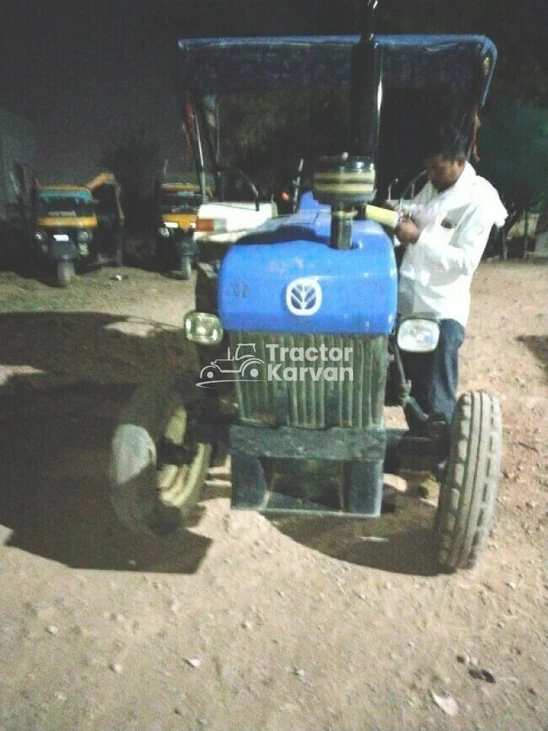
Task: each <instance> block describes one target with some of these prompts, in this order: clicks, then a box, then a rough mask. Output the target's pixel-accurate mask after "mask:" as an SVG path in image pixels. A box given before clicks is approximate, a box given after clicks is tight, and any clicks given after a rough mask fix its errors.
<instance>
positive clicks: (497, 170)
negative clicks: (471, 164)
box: [478, 101, 548, 228]
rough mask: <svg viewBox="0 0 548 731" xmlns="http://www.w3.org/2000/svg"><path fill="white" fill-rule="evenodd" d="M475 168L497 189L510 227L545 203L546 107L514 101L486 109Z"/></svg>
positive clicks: (547, 197) (547, 167)
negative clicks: (506, 212)
mask: <svg viewBox="0 0 548 731" xmlns="http://www.w3.org/2000/svg"><path fill="white" fill-rule="evenodd" d="M480 155H481V157H480V161H479V164H478V170H479V172H481V173H482V174H483V175H485V177H487V178H488V179H489V180H490V181H491V182H492V183H493V185H495V186H496V187H497V188H498V190H499V191H500V193H501V195H502V197H503V199H504V202H505V204H506V207H507V209H508V212H509V214H510V215H509V218H508V221H507V224H506V227H507V228H509V227H510V226H511V225H512V224H513V223H514V222H515V221H516V220H517V219H518V218H520V217H521V216H523V214H524V213H527V212H528V211H532V210H540V209H541V208H543V207H546V206H548V172H547V171H548V109H545V108H544V109H543V108H540V107H533V106H526V105H523V104H519V103H518V102H515V101H498V102H496V103H494V104H492V105H491V106H490V108H489V114H488V116H487V117H486V118H485V119H484V122H483V124H482V128H481V133H480Z"/></svg>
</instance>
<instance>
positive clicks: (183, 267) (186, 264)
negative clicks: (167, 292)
mask: <svg viewBox="0 0 548 731" xmlns="http://www.w3.org/2000/svg"><path fill="white" fill-rule="evenodd" d="M180 272H181V279H184V280H185V281H186V280H188V279H192V257H191V256H188V255H187V254H183V255H182V256H181V261H180Z"/></svg>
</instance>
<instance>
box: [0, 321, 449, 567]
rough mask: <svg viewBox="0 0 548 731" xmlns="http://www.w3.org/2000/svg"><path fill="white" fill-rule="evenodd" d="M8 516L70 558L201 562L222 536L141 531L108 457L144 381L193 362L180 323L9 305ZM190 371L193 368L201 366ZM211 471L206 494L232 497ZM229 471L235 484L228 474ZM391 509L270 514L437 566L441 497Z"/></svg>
mask: <svg viewBox="0 0 548 731" xmlns="http://www.w3.org/2000/svg"><path fill="white" fill-rule="evenodd" d="M0 342H2V359H1V360H2V365H1V366H0V384H1V385H0V464H2V466H3V470H2V471H3V480H2V485H1V486H0V524H1V525H3V526H5V527H6V528H7V529H8V532H9V533H10V535H9V537H8V539H7V545H9V546H11V547H15V548H20V549H22V550H25V551H29V552H31V553H34V554H36V555H38V556H42V557H45V558H48V559H51V560H54V561H59V562H60V563H63V564H65V565H68V566H72V567H78V568H90V569H114V570H128V571H131V570H137V571H165V572H179V573H192V572H195V571H196V570H197V569H198V567H199V565H200V563H201V561H202V560H203V558H204V557H205V555H206V552H207V550H208V547H209V545H210V543H211V541H210V539H208V538H205V537H203V536H200V535H199V534H198V533H194V532H192V530H185V531H182V532H181V533H180V534H179V535H177V536H173V537H171V538H169V539H161V540H160V539H156V538H154V537H150V538H148V537H146V536H145V537H143V538H141V537H136V536H135V535H134V534H133V533H131V532H130V531H128V530H127V529H126V528H125V527H123V526H121V525H120V523H119V522H118V521H117V519H116V517H115V516H114V513H113V512H112V510H111V507H110V499H109V489H108V475H107V467H108V460H109V456H110V439H111V436H112V434H113V431H114V427H115V424H116V420H117V417H118V414H119V413H120V411H121V409H122V407H123V406H124V404H125V403H126V402H127V399H128V398H129V396H130V394H131V392H132V391H133V389H134V388H135V387H136V386H137V385H139V384H141V383H143V382H144V381H146V380H148V379H149V378H151V377H159V376H162V375H167V374H168V373H171V372H172V371H173V370H174V369H177V368H178V369H181V368H182V369H183V370H185V369H187V370H188V373H189V374H190V373H191V372H192V371H193V367H194V366H193V363H194V357H195V355H194V352H193V351H192V350H191V349H190V345H189V344H188V343H187V342H186V341H185V340H184V339H183V338H182V337H181V333H180V330H177V329H174V328H172V327H162V326H160V325H158V324H157V323H153V322H149V321H146V320H141V319H136V318H127V317H115V316H113V315H103V314H98V313H54V312H48V313H33V314H27V313H15V314H8V315H4V316H0ZM189 378H190V375H189ZM227 477H228V481H227V480H225V483H224V486H223V488H222V489H220V488H218V487H215V484H214V483H210V484H209V485H208V487H207V488H206V491H205V493H204V500H208V499H213V498H218V497H223V498H225V497H228V495H229V490H230V482H229V480H230V475H228V476H227ZM227 482H228V490H227V487H226V484H227ZM398 500H400V502H402V501H403V503H405V504H404V505H403V506H402V509H401V510H398V511H397V512H396V513H390V514H387V515H384V516H383V517H382V518H381V519H378V520H375V519H372V520H356V519H352V518H316V517H314V516H311V517H302V518H300V517H292V516H291V517H285V516H284V517H280V516H271V517H270V518H269V519H270V520H271V522H272V523H273V524H274V525H275V526H276V527H277V529H279V530H280V531H281V532H282V533H284V534H285V535H287V536H289V537H290V538H291V539H293V540H295V541H297V542H299V543H301V544H303V545H305V546H307V547H309V548H311V549H313V550H316V551H319V552H321V553H323V554H325V555H329V556H332V557H333V558H336V559H339V560H343V561H348V562H351V563H355V564H359V565H364V566H370V567H376V568H381V569H385V570H388V571H394V572H399V573H410V574H419V575H420V574H423V575H430V574H435V573H436V566H435V563H434V560H433V551H432V546H431V543H432V532H431V526H432V524H433V512H434V509H433V508H432V506H430V505H424V504H421V503H419V502H418V501H416V500H407V501H406V500H405V499H404V497H401V498H400V497H399V498H398Z"/></svg>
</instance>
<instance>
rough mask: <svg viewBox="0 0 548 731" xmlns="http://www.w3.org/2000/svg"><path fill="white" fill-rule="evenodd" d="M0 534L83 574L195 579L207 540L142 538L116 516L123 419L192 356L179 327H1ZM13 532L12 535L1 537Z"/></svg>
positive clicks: (24, 322) (9, 320)
mask: <svg viewBox="0 0 548 731" xmlns="http://www.w3.org/2000/svg"><path fill="white" fill-rule="evenodd" d="M0 342H1V343H2V358H1V361H2V366H0V384H1V385H0V464H1V465H2V484H1V486H0V524H2V526H4V527H5V529H7V533H8V534H9V537H8V539H7V541H6V543H7V545H9V546H12V547H16V548H20V549H22V550H25V551H29V552H31V553H34V554H36V555H39V556H43V557H45V558H48V559H52V560H54V561H59V562H61V563H63V564H66V565H68V566H73V567H79V568H92V569H118V570H140V571H143V570H146V571H155V570H158V571H168V570H169V571H174V572H184V573H187V572H188V573H190V572H194V571H196V570H197V568H198V566H199V565H200V563H201V561H202V560H203V558H204V556H205V554H206V552H207V549H208V546H209V545H210V540H209V539H207V538H204V537H202V536H199V535H196V534H194V533H192V532H190V531H183V532H182V533H181V534H180V535H178V536H176V537H172V538H170V539H169V540H162V541H158V540H156V539H154V538H152V537H151V538H150V539H149V538H147V537H144V538H140V537H136V536H135V535H133V534H132V533H130V532H129V531H127V530H126V529H125V528H124V527H123V526H121V525H120V524H119V523H118V521H117V520H116V518H115V516H114V514H113V513H112V511H111V508H110V500H109V492H108V476H107V466H108V460H109V455H110V439H111V436H112V433H113V431H114V427H115V424H116V420H117V417H118V414H119V412H120V410H121V409H122V407H123V405H124V404H125V402H126V401H127V399H128V398H129V395H130V393H131V392H132V391H133V389H134V388H135V387H136V386H137V385H139V384H140V383H142V382H144V381H146V380H147V379H149V378H151V377H157V376H159V375H162V373H166V374H167V372H169V371H170V370H172V369H174V368H177V367H178V368H180V369H181V368H183V369H184V368H185V367H187V368H189V369H190V370H192V366H191V363H192V362H193V361H192V359H193V353H192V352H191V351H190V350H187V345H186V344H185V341H184V340H183V338H182V337H181V335H180V331H179V332H176V331H174V329H173V328H167V329H164V328H162V327H158V326H156V325H155V324H153V323H148V322H146V321H141V320H139V321H135V320H133V319H131V318H123V317H122V318H117V317H114V316H110V315H100V314H96V313H69V314H61V313H37V314H20V313H17V314H10V315H4V316H1V317H0ZM4 532H5V533H6V531H4Z"/></svg>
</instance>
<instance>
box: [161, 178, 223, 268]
mask: <svg viewBox="0 0 548 731" xmlns="http://www.w3.org/2000/svg"><path fill="white" fill-rule="evenodd" d="M205 196H206V200H209V199H210V197H211V194H210V193H208V191H206V192H205ZM202 202H203V196H202V194H201V192H200V187H199V185H196V184H194V183H181V182H172V183H169V182H162V183H159V184H158V187H157V217H158V219H157V228H156V258H157V261H158V263H159V266H160V268H161V269H163V270H177V271H178V273H179V276H180V278H181V279H190V278H191V276H192V266H193V262H194V259H195V257H196V254H197V252H198V250H197V246H196V242H195V240H194V230H195V228H196V216H197V212H198V208H199V207H200V205H201V203H202Z"/></svg>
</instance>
